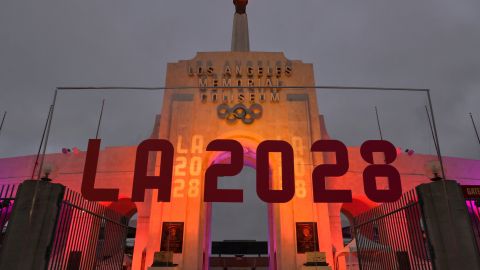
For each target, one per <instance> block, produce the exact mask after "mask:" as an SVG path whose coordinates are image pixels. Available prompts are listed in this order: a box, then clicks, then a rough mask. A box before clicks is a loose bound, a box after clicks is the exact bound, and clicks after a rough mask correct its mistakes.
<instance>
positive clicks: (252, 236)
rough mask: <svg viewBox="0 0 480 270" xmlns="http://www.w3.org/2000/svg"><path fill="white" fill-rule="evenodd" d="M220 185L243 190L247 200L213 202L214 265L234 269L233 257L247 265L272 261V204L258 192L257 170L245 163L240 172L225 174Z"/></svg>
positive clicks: (212, 235)
mask: <svg viewBox="0 0 480 270" xmlns="http://www.w3.org/2000/svg"><path fill="white" fill-rule="evenodd" d="M219 188H222V189H223V188H224V189H241V190H243V203H212V219H211V239H212V248H211V256H212V259H211V264H210V269H212V270H216V269H222V270H223V269H225V267H227V269H230V268H228V265H230V266H232V265H231V264H230V263H231V261H235V264H241V265H242V266H245V267H251V266H252V265H258V266H260V265H265V264H266V263H265V262H268V257H267V256H268V239H269V236H268V226H269V222H268V205H267V203H265V202H263V201H262V200H260V198H258V196H257V193H256V170H255V169H254V168H253V167H251V166H245V167H244V168H243V170H242V171H241V173H240V174H238V175H236V176H232V177H222V178H220V179H219ZM252 221H255V222H252ZM267 264H268V263H267ZM245 269H251V268H245ZM255 269H268V267H265V266H264V267H256V268H255Z"/></svg>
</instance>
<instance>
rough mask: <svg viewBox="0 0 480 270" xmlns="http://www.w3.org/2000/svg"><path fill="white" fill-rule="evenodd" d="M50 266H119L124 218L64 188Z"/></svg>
mask: <svg viewBox="0 0 480 270" xmlns="http://www.w3.org/2000/svg"><path fill="white" fill-rule="evenodd" d="M57 220H58V221H57V227H56V230H55V237H54V240H53V245H52V249H51V253H50V262H49V267H48V268H49V269H52V270H53V269H62V270H63V269H66V270H76V269H108V270H110V269H112V270H113V269H122V265H123V259H124V249H125V240H126V237H127V228H128V226H127V219H126V218H125V217H124V216H122V215H120V214H118V213H116V212H114V211H112V210H110V209H108V208H106V207H105V206H103V205H100V204H98V203H95V202H90V201H86V200H85V199H83V197H82V196H81V195H80V194H78V193H76V192H74V191H71V190H69V189H66V190H65V195H64V198H63V201H62V205H61V210H60V214H59V217H58V219H57Z"/></svg>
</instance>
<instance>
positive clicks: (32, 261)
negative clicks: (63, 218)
mask: <svg viewBox="0 0 480 270" xmlns="http://www.w3.org/2000/svg"><path fill="white" fill-rule="evenodd" d="M64 191H65V187H64V186H62V185H60V184H52V183H49V182H43V181H38V180H27V181H25V182H23V183H22V184H21V185H20V187H19V189H18V193H17V197H16V198H15V203H14V205H13V210H12V215H11V217H10V220H9V221H8V227H7V231H6V236H5V239H4V240H3V246H2V249H1V253H0V269H22V270H29V269H32V270H37V269H47V266H48V262H49V259H50V249H51V246H52V242H53V238H54V236H55V227H56V223H57V217H58V215H59V212H60V207H61V203H62V199H63V194H64Z"/></svg>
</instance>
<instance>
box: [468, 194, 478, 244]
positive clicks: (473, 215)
mask: <svg viewBox="0 0 480 270" xmlns="http://www.w3.org/2000/svg"><path fill="white" fill-rule="evenodd" d="M465 202H466V203H467V209H468V214H469V216H470V221H471V222H472V228H473V234H474V235H475V241H476V243H477V249H478V250H480V199H478V198H473V197H472V198H468V197H467V198H465Z"/></svg>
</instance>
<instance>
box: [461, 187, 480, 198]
mask: <svg viewBox="0 0 480 270" xmlns="http://www.w3.org/2000/svg"><path fill="white" fill-rule="evenodd" d="M462 190H463V196H464V197H465V198H467V199H480V186H462Z"/></svg>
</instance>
